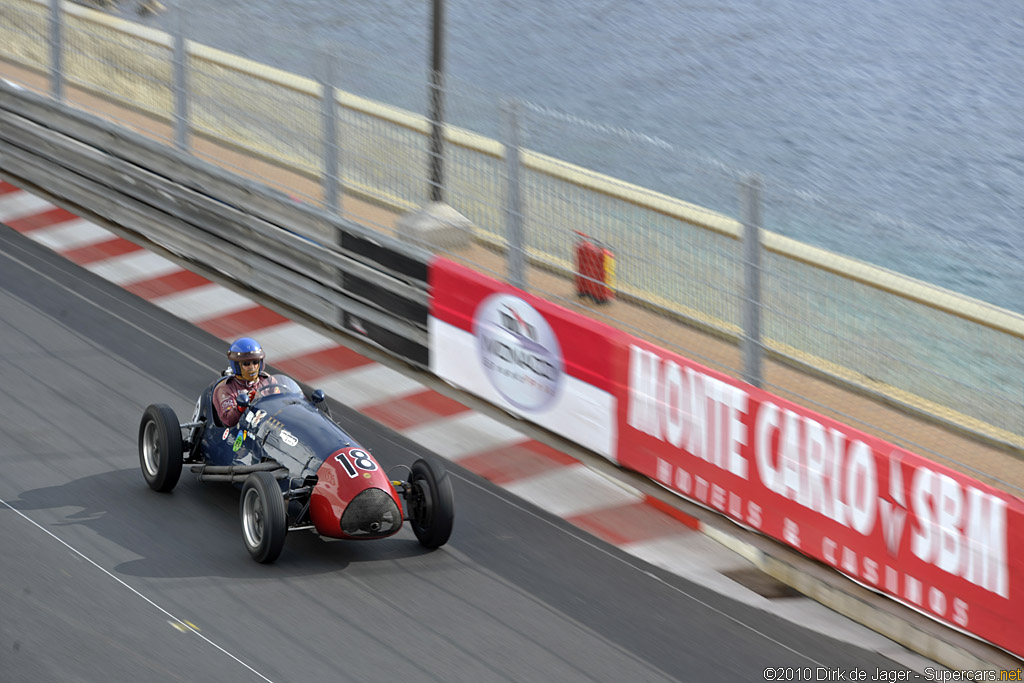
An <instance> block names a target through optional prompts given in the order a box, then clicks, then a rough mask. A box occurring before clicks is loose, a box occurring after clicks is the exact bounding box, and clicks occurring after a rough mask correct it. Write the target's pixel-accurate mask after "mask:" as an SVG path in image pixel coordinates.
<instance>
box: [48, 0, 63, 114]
mask: <svg viewBox="0 0 1024 683" xmlns="http://www.w3.org/2000/svg"><path fill="white" fill-rule="evenodd" d="M60 3H61V0H50V94H51V95H53V99H55V100H57V101H58V102H62V101H64V45H63V40H64V38H63V35H64V17H63V14H62V13H61V8H60Z"/></svg>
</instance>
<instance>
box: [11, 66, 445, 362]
mask: <svg viewBox="0 0 1024 683" xmlns="http://www.w3.org/2000/svg"><path fill="white" fill-rule="evenodd" d="M0 169H2V173H3V175H4V176H6V177H8V178H9V179H11V180H13V181H15V182H18V183H19V184H26V185H32V186H35V187H39V188H54V187H60V188H61V199H62V200H63V203H65V204H69V203H70V204H71V205H73V206H74V207H75V208H76V210H78V211H80V212H81V213H82V214H83V215H88V216H96V217H98V218H100V219H102V220H103V221H104V222H108V223H112V224H114V225H117V226H119V227H121V228H122V229H124V230H127V231H129V232H131V233H134V234H135V235H136V236H138V237H141V238H144V239H145V240H147V241H151V242H153V243H155V244H157V245H159V246H161V247H163V248H164V249H166V250H168V251H170V252H172V253H174V254H177V255H179V256H180V257H182V258H184V259H186V260H188V261H191V262H193V263H196V264H198V265H200V266H202V267H204V268H205V269H207V270H211V271H216V272H220V273H222V274H223V275H225V276H226V277H227V278H229V279H230V280H231V281H233V282H234V283H235V284H236V285H239V286H242V287H246V288H250V289H253V290H256V291H258V292H260V294H261V295H263V296H265V297H269V298H270V299H271V300H273V301H275V302H277V303H278V304H280V305H282V306H284V307H286V308H288V309H290V310H293V311H295V312H297V313H299V314H301V315H303V316H306V317H312V318H315V319H316V320H317V321H318V322H319V323H320V324H324V325H326V326H328V327H333V328H335V329H337V330H342V331H345V332H346V333H349V334H354V335H359V336H363V337H366V338H368V339H369V340H371V341H373V342H375V343H376V344H378V345H380V346H381V347H383V348H385V349H387V350H388V351H390V352H391V353H393V354H394V355H396V356H398V357H400V358H403V359H405V360H406V361H408V362H410V363H412V364H414V365H417V366H419V367H421V368H426V367H428V365H429V362H428V351H427V348H428V346H427V314H428V299H427V259H428V257H429V254H428V253H427V252H425V251H423V250H420V249H418V248H416V247H414V246H410V245H408V244H405V243H402V242H399V241H397V240H395V239H393V238H389V237H387V236H382V235H380V234H378V233H375V232H373V231H371V230H369V229H367V228H365V227H362V226H359V225H355V224H348V223H347V222H345V221H343V220H340V219H338V218H337V217H334V216H331V215H329V214H326V213H324V212H322V211H320V210H318V209H316V208H314V207H309V206H305V205H302V204H299V203H296V202H294V201H292V200H290V199H289V198H288V197H285V196H283V195H280V194H275V193H273V192H268V191H267V190H266V188H264V187H262V186H259V185H257V184H256V183H253V182H251V181H246V180H244V179H242V178H239V177H237V176H234V175H232V174H230V173H227V172H225V171H223V170H221V169H218V168H216V167H213V166H211V165H209V164H206V163H204V162H202V161H199V160H197V159H195V158H192V157H190V156H188V155H183V154H179V153H175V152H173V151H170V150H168V149H167V148H166V147H164V146H162V145H160V144H158V143H154V142H152V141H150V140H147V139H145V138H144V137H142V136H140V135H137V134H133V133H131V132H129V131H126V130H125V129H123V128H120V127H118V126H116V125H113V124H110V123H108V122H104V121H100V120H97V119H94V118H93V117H91V116H89V115H86V114H83V113H81V112H77V111H74V110H71V109H65V108H61V107H54V106H53V104H52V102H51V101H49V100H48V99H46V98H43V97H40V96H38V95H35V94H33V93H29V92H25V91H19V90H16V89H14V88H12V87H10V86H9V85H7V84H4V83H2V82H0Z"/></svg>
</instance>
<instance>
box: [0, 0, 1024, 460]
mask: <svg viewBox="0 0 1024 683" xmlns="http://www.w3.org/2000/svg"><path fill="white" fill-rule="evenodd" d="M55 2H56V4H55V5H54V6H59V7H61V8H62V13H61V14H60V16H64V19H63V21H64V26H63V30H62V31H61V32H60V33H61V36H62V38H61V40H63V42H64V43H65V45H64V48H65V50H64V53H63V54H64V56H63V58H62V59H63V66H61V64H57V63H56V62H57V59H58V58H57V57H56V55H58V54H62V53H61V51H59V50H50V49H48V48H47V45H49V46H50V47H52V46H53V40H52V39H47V37H48V36H49V35H50V31H51V29H50V27H51V26H52V25H53V24H54V19H53V17H54V15H53V14H52V13H51V11H50V8H49V7H48V6H47V5H46V4H45V3H44V2H43V0H0V4H2V5H3V6H4V9H5V19H4V20H3V21H0V58H5V59H7V60H9V61H11V62H13V63H18V64H21V65H23V66H27V67H29V68H33V69H35V70H37V71H39V72H42V73H46V74H49V75H50V81H51V84H53V83H56V82H58V81H62V80H63V81H64V82H66V84H67V85H72V86H75V87H78V88H83V89H85V90H87V91H89V92H92V93H94V94H97V95H101V96H102V97H104V98H106V99H109V100H111V101H114V102H117V103H118V104H120V105H123V106H128V107H130V108H133V109H135V110H136V111H140V112H145V113H146V114H147V115H149V116H151V117H153V118H155V119H158V120H160V121H164V122H168V123H172V124H174V125H175V126H176V127H177V128H178V129H179V130H181V129H182V128H183V127H184V129H185V132H186V133H187V135H198V136H200V137H203V138H206V139H209V140H215V141H216V142H217V143H218V144H220V145H223V146H227V147H229V148H236V149H240V150H244V151H245V152H247V153H249V154H254V155H256V156H258V157H260V158H263V159H265V160H270V161H272V162H274V163H276V164H278V165H280V166H282V167H285V168H288V169H290V170H293V171H297V172H299V173H301V174H303V175H305V176H306V177H308V178H312V179H316V180H318V181H320V182H321V183H322V185H323V187H324V190H323V193H322V196H316V197H309V199H310V200H312V201H315V202H319V201H324V202H325V204H326V206H328V207H331V202H330V201H328V198H329V196H330V195H331V191H332V190H334V191H337V190H339V189H340V190H342V192H343V193H344V194H348V195H353V196H359V197H364V198H369V199H371V200H373V201H374V202H377V203H381V204H384V205H386V206H389V207H391V208H393V209H395V210H398V211H404V210H409V209H413V208H415V207H417V206H419V205H420V204H422V203H423V202H425V201H426V199H427V197H426V191H427V187H428V184H427V182H426V179H425V175H424V174H422V173H418V172H417V171H416V170H415V169H420V168H423V167H425V164H424V160H425V159H426V158H427V144H428V140H429V132H430V125H429V121H428V120H427V119H426V118H425V117H423V116H418V115H416V114H414V113H412V112H409V111H406V110H402V109H399V108H396V107H392V106H388V105H386V104H383V103H380V102H375V101H373V100H369V99H367V98H364V97H360V96H358V95H355V94H353V93H351V92H347V91H345V90H342V89H335V88H333V87H331V86H332V85H335V84H334V83H333V82H332V79H331V78H330V77H328V76H326V75H322V77H321V78H305V77H301V76H298V75H295V74H290V73H287V72H284V71H282V70H280V69H275V68H272V67H268V66H266V65H262V64H258V63H256V62H254V61H252V60H247V59H243V58H240V57H237V56H234V55H229V54H227V53H224V52H221V51H218V50H215V49H212V48H208V47H205V46H202V45H198V44H195V43H193V42H191V41H187V40H184V39H183V36H181V35H178V36H171V35H168V34H166V33H163V32H160V31H155V30H152V29H146V28H144V27H140V26H137V25H134V24H132V23H130V22H125V21H123V20H119V19H116V18H113V17H109V16H106V15H104V14H102V13H100V12H95V11H92V10H88V9H86V8H82V7H78V6H76V5H73V4H70V3H67V2H60V0H55ZM8 9H10V10H11V11H10V12H8ZM15 45H23V47H18V48H17V49H15V47H14V46H15ZM5 46H6V47H5ZM176 46H177V47H176ZM175 49H177V50H178V51H179V52H178V53H176V52H175ZM326 71H328V72H329V71H330V70H329V69H326ZM325 93H327V96H326V97H325ZM531 115H533V116H534V117H543V116H547V115H548V114H547V113H546V112H545V111H542V110H539V109H537V108H534V109H533V110H531ZM325 118H326V119H327V121H328V122H329V123H326V124H325ZM545 121H550V118H549V119H545ZM330 131H333V132H334V134H335V137H336V145H335V144H332V142H331V136H330V135H329V134H328V133H329V132H330ZM187 135H181V136H178V137H179V138H187ZM445 135H446V149H447V156H448V158H447V159H446V167H447V169H448V178H449V180H448V184H449V186H448V187H447V188H446V190H447V191H446V195H447V197H448V202H449V203H450V204H452V205H453V206H454V207H455V208H456V209H457V210H458V211H460V212H461V213H462V214H464V215H465V216H467V217H468V218H469V219H470V221H471V222H472V224H473V226H474V228H473V236H474V238H475V239H476V240H477V241H479V242H483V243H486V244H488V245H490V246H492V247H494V248H497V249H499V250H503V251H505V252H506V253H508V254H509V258H510V259H511V258H513V257H514V256H516V254H515V253H514V252H515V251H516V249H517V247H516V245H515V244H514V243H512V242H511V241H510V239H509V236H510V230H509V229H508V227H507V223H506V220H507V219H506V214H507V212H506V207H505V206H504V205H503V198H504V197H505V196H506V195H507V194H509V191H508V187H507V177H508V175H509V174H508V172H507V168H506V164H507V159H506V157H507V155H506V145H505V144H503V143H502V142H500V141H497V140H494V139H491V138H488V137H485V136H482V135H478V134H475V133H473V132H472V131H470V130H467V129H465V128H462V127H457V126H446V129H445ZM178 142H179V143H180V142H181V139H179V140H178ZM332 161H333V163H332ZM518 163H519V167H520V169H519V173H518V174H517V177H518V178H519V183H520V185H521V187H519V192H518V194H519V196H521V197H523V198H524V205H525V206H526V207H527V210H526V211H525V212H524V213H523V215H522V216H521V225H522V229H521V233H522V234H524V235H526V239H525V242H524V243H523V245H522V252H523V253H524V254H525V256H526V258H528V259H529V260H530V261H531V262H533V263H534V264H539V265H542V266H543V267H546V268H548V269H553V270H556V271H563V272H568V271H571V270H572V239H571V235H572V230H573V229H584V230H586V231H587V232H588V233H590V234H591V235H593V236H594V237H596V238H598V239H600V240H602V241H603V242H605V243H608V244H610V245H612V246H613V247H614V248H615V250H616V255H617V264H618V273H617V274H618V280H619V283H620V293H621V294H622V295H624V296H627V297H629V298H631V299H632V300H634V301H639V302H643V303H644V304H645V305H648V306H650V307H653V308H655V309H657V310H659V311H663V312H666V313H668V314H670V315H674V316H677V317H680V318H684V319H687V320H690V321H693V322H696V323H698V324H700V325H702V326H704V327H707V328H712V329H715V330H717V331H719V332H720V333H723V334H725V335H727V336H731V337H733V338H739V337H740V336H742V330H741V320H742V317H743V316H742V312H743V307H744V306H745V305H747V302H748V298H747V297H746V296H745V293H744V292H743V290H742V280H743V278H742V272H743V262H744V257H743V251H742V249H743V248H742V245H741V243H740V234H741V232H742V231H741V225H740V221H738V220H737V219H735V218H732V217H730V216H727V215H725V214H724V213H721V212H718V211H713V210H710V209H706V208H702V207H701V206H698V205H696V204H694V203H691V202H687V201H683V200H681V199H677V198H674V197H671V196H668V195H665V194H663V193H659V192H655V191H653V190H650V189H647V188H643V187H640V186H638V185H635V184H632V183H628V182H624V181H621V180H618V179H616V178H613V177H611V176H608V175H605V174H602V173H598V172H595V171H591V170H588V169H586V168H583V167H580V166H578V165H575V164H571V163H568V162H565V161H562V160H559V159H557V158H554V157H552V156H550V155H546V154H543V153H540V152H537V151H533V150H530V149H522V150H520V154H519V155H518ZM333 169H337V170H336V171H334V170H333ZM727 180H728V179H727ZM735 180H736V179H731V180H728V183H733V186H734V187H733V191H734V192H735V191H736V190H735V183H734V181H735ZM728 183H725V184H728ZM737 194H738V193H737ZM811 218H812V219H813V218H814V217H813V216H812V217H811ZM768 219H769V220H770V219H771V216H768ZM765 227H767V228H770V227H771V225H770V223H769V224H768V225H767V226H765ZM762 244H763V253H762V254H761V258H760V264H761V265H760V267H761V270H762V273H763V277H762V278H761V282H762V288H763V295H762V297H761V299H760V302H761V303H760V307H761V309H762V311H761V315H760V319H761V329H762V331H763V336H762V337H761V339H760V343H761V344H762V345H763V346H764V347H765V348H766V349H767V350H769V351H770V352H771V353H773V354H774V355H775V356H777V357H783V358H786V359H789V360H791V361H793V362H795V363H797V364H799V365H801V366H803V367H807V368H811V369H814V370H816V371H817V372H819V373H823V374H825V375H827V376H830V377H833V378H835V379H838V380H840V381H842V382H844V383H846V384H852V385H855V386H857V387H859V388H861V389H864V390H866V391H868V392H870V393H874V394H877V395H881V396H883V397H885V398H886V399H888V400H891V401H895V402H897V403H900V404H903V405H906V406H908V407H912V408H913V409H915V410H917V411H919V412H923V413H926V414H929V415H932V416H935V417H937V418H938V419H940V420H942V421H944V422H947V423H950V424H953V425H956V426H958V427H960V428H962V429H965V430H967V431H971V432H974V433H977V434H981V435H983V436H985V437H987V438H989V439H994V440H996V441H999V442H1001V443H1004V444H1008V445H1010V446H1013V447H1016V448H1018V449H1020V448H1024V394H1022V393H1021V391H1020V387H1021V386H1024V362H1021V359H1022V358H1024V317H1022V316H1019V315H1017V314H1014V313H1012V312H1009V311H1005V310H1002V309H999V308H997V307H994V306H990V305H987V304H984V303H983V302H979V301H976V300H974V299H971V298H969V297H965V296H961V295H958V294H955V293H953V292H948V291H945V290H942V289H941V288H938V287H934V286H932V285H929V284H927V283H924V282H920V281H916V280H913V279H912V278H908V277H905V276H902V275H900V274H897V273H894V272H890V271H887V270H885V269H882V268H878V267H875V266H872V265H870V264H867V263H864V262H861V261H858V260H855V259H851V258H846V257H843V256H841V255H839V254H836V253H834V252H831V251H827V250H824V249H820V248H816V247H812V246H809V245H806V244H802V243H800V242H797V241H795V240H792V239H789V238H786V237H783V236H782V235H780V234H778V233H776V232H772V231H771V230H766V231H765V232H764V235H763V239H762ZM908 349H912V350H913V353H908V352H907V351H908ZM683 351H684V352H685V349H684V350H683ZM734 370H736V371H737V372H738V371H739V368H735V369H734Z"/></svg>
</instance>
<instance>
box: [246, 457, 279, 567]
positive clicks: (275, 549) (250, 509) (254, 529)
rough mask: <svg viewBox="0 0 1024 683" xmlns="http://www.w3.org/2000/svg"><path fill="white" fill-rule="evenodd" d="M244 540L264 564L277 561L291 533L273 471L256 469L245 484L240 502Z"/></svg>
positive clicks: (252, 553) (256, 558) (250, 550)
mask: <svg viewBox="0 0 1024 683" xmlns="http://www.w3.org/2000/svg"><path fill="white" fill-rule="evenodd" d="M239 512H240V513H241V516H242V540H243V541H244V542H245V549H246V550H248V551H249V554H250V555H252V559H254V560H256V561H257V562H262V563H263V564H269V563H271V562H273V561H274V560H276V559H277V558H278V556H279V555H280V554H281V550H282V549H283V548H284V537H285V536H286V535H287V534H288V526H287V521H286V517H285V509H284V496H282V495H281V487H280V486H279V485H278V483H277V479H274V475H272V474H271V473H270V472H253V473H252V474H250V475H249V476H248V477H246V479H245V484H243V485H242V498H241V500H240V501H239Z"/></svg>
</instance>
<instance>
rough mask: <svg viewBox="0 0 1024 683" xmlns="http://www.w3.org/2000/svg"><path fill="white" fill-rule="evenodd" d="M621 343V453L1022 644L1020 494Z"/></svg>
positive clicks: (697, 496) (932, 610) (748, 521)
mask: <svg viewBox="0 0 1024 683" xmlns="http://www.w3.org/2000/svg"><path fill="white" fill-rule="evenodd" d="M621 351H622V353H623V354H624V356H623V360H624V361H625V363H626V367H627V384H626V386H625V387H624V389H625V391H624V392H623V393H622V394H620V395H619V402H618V404H619V439H618V448H617V457H618V461H619V463H620V464H622V465H623V466H624V467H628V468H630V469H633V470H636V471H637V472H640V473H642V474H644V475H647V476H648V477H650V478H651V479H654V480H657V481H659V482H660V483H662V484H664V485H665V486H667V487H669V488H671V489H673V490H675V491H677V492H679V493H681V494H683V495H684V496H686V497H687V498H690V499H693V500H695V501H697V502H699V503H702V504H704V505H706V506H708V507H710V508H712V509H714V510H717V511H718V512H721V513H722V514H724V515H727V516H729V517H731V518H732V519H734V520H736V521H738V522H740V523H742V524H744V525H745V526H748V527H750V528H753V529H756V530H757V531H760V532H761V533H764V534H767V535H768V536H772V537H774V538H776V539H779V540H781V541H784V542H785V543H787V544H788V545H790V546H792V547H794V548H796V549H798V550H800V551H801V552H803V553H804V554H807V555H810V556H812V557H815V558H817V559H819V560H821V561H823V562H825V563H826V564H829V565H831V566H832V567H835V568H836V569H838V570H840V571H841V572H843V573H844V574H846V575H848V576H850V577H851V578H853V579H855V580H857V581H858V582H860V583H862V584H864V585H866V586H869V587H871V588H874V589H877V590H879V591H882V592H884V593H887V594H889V595H891V596H893V597H894V598H896V599H898V600H900V601H902V602H904V603H906V604H908V605H910V606H912V607H914V608H916V609H918V610H920V611H922V612H924V613H926V614H928V615H931V616H933V617H936V618H938V619H940V620H942V621H944V622H946V623H948V624H951V625H953V626H956V627H957V628H960V629H963V630H965V631H968V632H970V633H974V634H976V635H978V636H980V637H982V638H984V639H985V640H988V641H990V642H992V643H995V644H997V645H999V646H1001V647H1003V648H1005V649H1007V650H1009V651H1011V652H1014V653H1015V654H1017V655H1021V654H1024V501H1021V500H1020V499H1019V498H1016V497H1013V496H1010V495H1008V494H1006V493H1003V492H1002V491H999V490H996V489H994V488H992V487H989V486H986V485H984V484H982V483H981V482H978V481H976V480H974V479H972V478H971V477H968V476H965V475H963V474H960V473H959V472H957V471H955V470H952V469H950V468H948V467H944V466H942V465H940V464H938V463H936V462H933V461H931V460H927V459H925V458H923V457H921V456H919V455H916V454H914V453H911V452H909V451H906V450H903V449H901V448H898V447H896V446H893V445H892V444H889V443H887V442H885V441H883V440H881V439H877V438H874V437H872V436H869V435H867V434H864V433H862V432H859V431H858V430H856V429H853V428H852V427H848V426H846V425H844V424H842V423H840V422H836V421H835V420H831V419H829V418H827V417H824V416H822V415H818V414H816V413H814V412H812V411H810V410H807V409H806V408H803V407H801V406H799V405H797V404H794V403H791V402H789V401H786V400H784V399H781V398H778V397H776V396H773V395H772V394H769V393H767V392H765V391H761V390H758V389H756V388H754V387H751V386H749V385H747V384H744V383H741V382H738V381H736V380H733V379H731V378H729V377H728V376H726V375H722V374H719V373H716V372H714V371H712V370H709V369H707V368H704V367H702V366H700V365H698V364H696V363H694V362H692V361H690V360H689V359H687V358H685V357H683V356H680V355H677V354H673V353H671V352H668V351H665V350H663V349H661V348H658V347H656V346H653V345H651V344H648V343H646V342H644V341H641V340H638V339H632V340H631V341H629V342H628V344H627V346H626V347H623V348H622V350H621Z"/></svg>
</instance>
